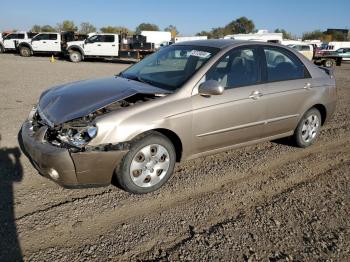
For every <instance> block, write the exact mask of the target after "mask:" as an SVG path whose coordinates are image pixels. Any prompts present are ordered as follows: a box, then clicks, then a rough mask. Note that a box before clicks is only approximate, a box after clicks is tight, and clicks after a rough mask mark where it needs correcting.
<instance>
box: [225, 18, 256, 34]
mask: <svg viewBox="0 0 350 262" xmlns="http://www.w3.org/2000/svg"><path fill="white" fill-rule="evenodd" d="M254 29H255V24H254V22H253V20H250V19H248V18H246V17H245V16H242V17H239V18H237V19H236V20H233V21H232V22H230V23H228V24H227V25H226V26H225V27H224V31H225V34H227V33H228V34H248V33H252V32H253V31H254Z"/></svg>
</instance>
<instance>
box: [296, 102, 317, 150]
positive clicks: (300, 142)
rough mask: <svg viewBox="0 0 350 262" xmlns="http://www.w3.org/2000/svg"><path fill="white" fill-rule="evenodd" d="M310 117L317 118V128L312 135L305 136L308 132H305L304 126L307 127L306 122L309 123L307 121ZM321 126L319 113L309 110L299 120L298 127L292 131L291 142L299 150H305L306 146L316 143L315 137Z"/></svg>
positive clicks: (313, 109)
mask: <svg viewBox="0 0 350 262" xmlns="http://www.w3.org/2000/svg"><path fill="white" fill-rule="evenodd" d="M312 116H315V117H317V118H318V126H317V128H316V129H315V130H314V131H313V132H312V133H313V135H309V136H307V132H308V131H305V126H306V125H307V122H310V121H309V120H308V119H310V118H311V117H312ZM321 124H322V117H321V114H320V111H318V110H317V109H316V108H311V109H310V110H309V111H307V112H306V113H305V114H304V115H303V117H302V118H301V119H300V121H299V123H298V126H297V128H296V129H295V131H294V135H293V140H294V142H295V144H296V145H297V146H298V147H301V148H306V147H308V146H311V145H312V144H313V143H314V142H315V141H316V139H317V137H318V136H319V134H320V130H321ZM305 135H306V137H309V140H308V139H305Z"/></svg>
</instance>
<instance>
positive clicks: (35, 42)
mask: <svg viewBox="0 0 350 262" xmlns="http://www.w3.org/2000/svg"><path fill="white" fill-rule="evenodd" d="M32 48H33V50H34V51H37V52H60V51H61V43H60V41H59V39H58V34H54V33H52V34H51V33H43V34H38V35H37V36H35V37H34V38H33V39H32Z"/></svg>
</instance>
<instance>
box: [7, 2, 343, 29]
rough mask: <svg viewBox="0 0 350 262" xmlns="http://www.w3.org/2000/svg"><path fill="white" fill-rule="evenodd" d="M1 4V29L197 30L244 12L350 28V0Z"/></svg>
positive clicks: (278, 24) (279, 22)
mask: <svg viewBox="0 0 350 262" xmlns="http://www.w3.org/2000/svg"><path fill="white" fill-rule="evenodd" d="M0 10H1V12H0V30H1V31H3V30H8V29H13V28H15V29H18V30H27V29H30V28H31V26H32V25H33V24H40V25H44V24H50V25H56V24H57V23H58V22H61V21H62V20H64V19H70V20H73V21H74V22H75V23H76V24H80V23H81V22H84V21H88V22H90V23H92V24H94V25H95V26H96V27H97V28H100V27H102V26H105V25H120V26H126V27H128V28H130V29H135V27H136V26H137V25H138V24H140V23H142V22H150V23H155V24H157V25H159V26H160V28H161V29H163V28H164V27H166V26H167V25H169V24H174V25H176V26H177V28H178V30H179V31H180V34H181V35H192V34H195V33H196V32H199V31H201V30H210V29H211V28H213V27H218V26H224V25H225V24H227V23H228V22H230V21H232V20H234V19H236V18H238V17H240V16H246V17H248V18H250V19H252V20H253V21H254V23H255V25H256V27H257V28H258V29H269V30H274V29H276V28H284V29H286V30H287V31H289V32H292V33H293V34H296V35H301V34H302V33H303V32H305V31H310V30H314V29H321V30H324V29H327V28H350V0H332V1H329V0H317V1H311V0H304V1H303V0H288V1H282V0H280V1H278V0H261V1H259V0H250V1H249V0H240V1H236V0H221V1H220V0H214V1H213V0H192V1H191V0H169V1H167V0H163V1H161V0H158V1H157V0H127V1H125V0H123V1H117V0H104V1H94V0H90V1H87V0H60V1H50V0H31V1H28V0H27V1H24V0H16V1H3V2H2V3H1V5H0Z"/></svg>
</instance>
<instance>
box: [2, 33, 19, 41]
mask: <svg viewBox="0 0 350 262" xmlns="http://www.w3.org/2000/svg"><path fill="white" fill-rule="evenodd" d="M16 37H17V34H9V35H7V36H6V37H5V39H6V40H11V39H15V38H16Z"/></svg>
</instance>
